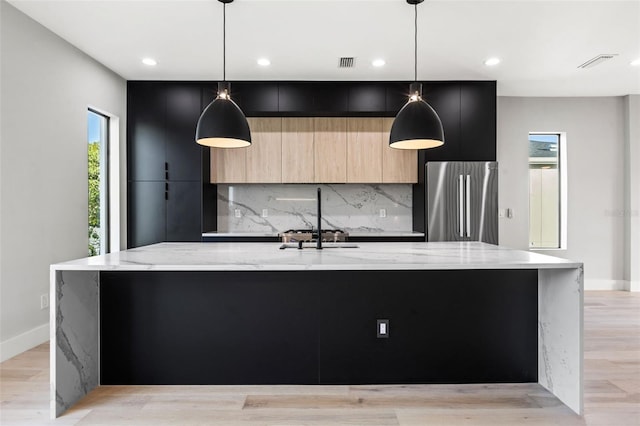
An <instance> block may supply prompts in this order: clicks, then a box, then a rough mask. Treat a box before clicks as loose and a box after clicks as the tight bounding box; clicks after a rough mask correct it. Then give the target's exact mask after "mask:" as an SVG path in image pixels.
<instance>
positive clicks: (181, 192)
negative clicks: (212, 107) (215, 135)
mask: <svg viewBox="0 0 640 426" xmlns="http://www.w3.org/2000/svg"><path fill="white" fill-rule="evenodd" d="M201 92H202V90H201V87H200V85H199V84H195V83H157V82H129V84H128V117H127V118H128V151H127V152H128V168H127V171H128V178H129V182H128V187H129V191H128V234H129V235H128V242H127V246H128V247H138V246H141V245H146V244H153V243H157V242H162V241H200V238H201V233H202V227H201V219H200V217H201V211H202V202H201V182H202V181H201V176H202V171H201V167H200V166H201V162H202V158H201V157H202V155H203V150H202V148H201V147H200V146H199V145H197V144H196V143H195V141H194V134H195V127H196V124H197V120H198V117H199V114H200V111H201V97H202V96H201Z"/></svg>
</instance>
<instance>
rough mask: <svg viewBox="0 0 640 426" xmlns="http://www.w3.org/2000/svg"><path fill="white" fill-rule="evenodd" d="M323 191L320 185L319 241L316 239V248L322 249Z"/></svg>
mask: <svg viewBox="0 0 640 426" xmlns="http://www.w3.org/2000/svg"><path fill="white" fill-rule="evenodd" d="M321 193H322V191H321V190H320V187H318V241H316V249H318V250H322V209H321V207H320V206H321V204H322V203H321V200H320V198H321Z"/></svg>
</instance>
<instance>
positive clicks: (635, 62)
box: [631, 58, 640, 67]
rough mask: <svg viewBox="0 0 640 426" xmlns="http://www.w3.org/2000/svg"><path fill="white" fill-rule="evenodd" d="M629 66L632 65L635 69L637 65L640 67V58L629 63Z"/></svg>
mask: <svg viewBox="0 0 640 426" xmlns="http://www.w3.org/2000/svg"><path fill="white" fill-rule="evenodd" d="M631 65H633V66H634V67H637V66H638V65H640V58H638V59H635V60H633V61H631Z"/></svg>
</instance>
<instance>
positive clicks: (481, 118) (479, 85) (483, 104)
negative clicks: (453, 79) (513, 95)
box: [460, 81, 496, 161]
mask: <svg viewBox="0 0 640 426" xmlns="http://www.w3.org/2000/svg"><path fill="white" fill-rule="evenodd" d="M461 88H462V90H461V102H460V117H461V122H462V127H461V135H460V137H461V140H462V150H461V152H460V160H461V161H495V160H496V83H495V82H494V81H482V82H473V83H465V84H462V85H461Z"/></svg>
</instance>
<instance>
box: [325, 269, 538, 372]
mask: <svg viewBox="0 0 640 426" xmlns="http://www.w3.org/2000/svg"><path fill="white" fill-rule="evenodd" d="M322 292H323V293H322V296H321V297H320V300H322V301H325V302H329V301H330V303H331V308H330V309H329V310H327V312H326V314H325V315H322V316H321V323H320V342H321V345H320V357H319V362H320V383H322V384H355V383H490V382H535V381H536V380H537V326H536V323H537V273H536V271H427V272H425V271H349V272H343V273H341V276H340V279H339V280H327V281H326V283H325V285H323V286H322ZM380 319H386V320H389V329H388V331H389V335H388V336H389V337H388V338H378V337H377V334H376V331H377V320H380Z"/></svg>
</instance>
